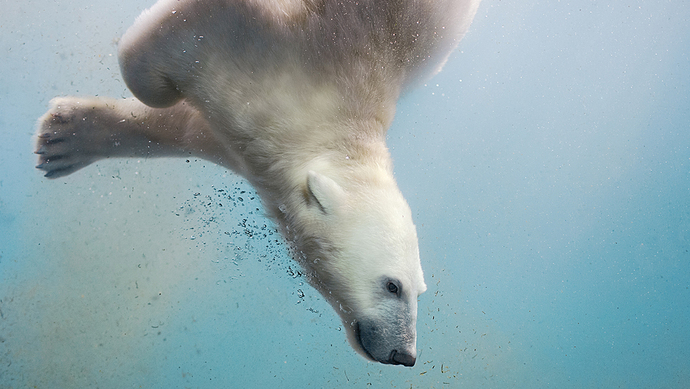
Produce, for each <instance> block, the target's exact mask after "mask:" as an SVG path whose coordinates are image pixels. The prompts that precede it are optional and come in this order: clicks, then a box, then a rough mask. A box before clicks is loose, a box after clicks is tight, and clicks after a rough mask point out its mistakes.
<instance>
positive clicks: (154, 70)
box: [36, 0, 479, 366]
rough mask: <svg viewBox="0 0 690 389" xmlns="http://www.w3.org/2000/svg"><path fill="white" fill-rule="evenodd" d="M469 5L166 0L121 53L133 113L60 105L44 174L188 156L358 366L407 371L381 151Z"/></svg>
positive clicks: (413, 293)
mask: <svg viewBox="0 0 690 389" xmlns="http://www.w3.org/2000/svg"><path fill="white" fill-rule="evenodd" d="M478 5H479V0H161V1H159V2H158V3H156V4H155V5H154V6H153V7H151V8H150V9H149V10H146V11H144V13H143V14H142V15H141V16H139V18H138V19H137V20H136V22H135V24H134V25H133V26H132V27H131V28H130V29H129V30H128V31H127V32H126V33H125V35H124V36H123V37H122V39H121V41H120V43H119V49H118V50H119V53H118V55H119V61H120V68H121V70H122V75H123V78H124V80H125V82H126V83H127V86H128V87H129V89H130V90H131V91H132V93H133V94H134V96H135V97H136V99H125V100H116V99H107V98H96V97H89V98H77V97H64V98H55V99H53V100H52V101H51V105H50V110H49V111H48V112H47V113H46V114H45V115H44V116H43V117H42V118H41V119H40V120H39V125H38V127H39V128H38V134H37V149H36V153H37V154H38V155H39V165H38V166H37V167H38V168H39V169H41V170H43V171H45V176H46V177H50V178H57V177H61V176H65V175H67V174H71V173H73V172H74V171H76V170H78V169H80V168H83V167H84V166H87V165H89V164H90V163H92V162H94V161H97V160H99V159H103V158H111V157H189V156H196V157H201V158H204V159H207V160H209V161H212V162H215V163H217V164H219V165H222V166H224V167H226V168H229V169H231V170H233V171H234V172H236V173H238V174H240V175H241V176H242V177H244V178H245V179H247V180H248V181H249V182H250V183H251V184H252V185H253V186H254V187H255V188H256V190H257V192H258V193H259V195H260V196H261V199H262V200H263V204H264V207H265V209H266V212H267V214H268V215H269V216H270V217H271V218H272V219H273V220H274V221H275V222H276V223H277V225H278V227H279V229H280V231H281V232H282V234H283V236H284V237H285V239H286V241H288V242H289V243H290V246H291V250H292V253H293V257H294V258H295V260H296V261H298V262H299V263H300V264H301V266H302V268H303V269H304V271H305V273H306V274H307V278H308V281H309V282H310V284H311V285H313V286H314V288H316V289H317V290H318V291H319V292H320V293H321V294H322V295H323V296H324V298H325V299H326V300H327V301H328V302H329V303H330V304H331V305H332V306H333V307H334V309H335V311H336V312H337V313H338V314H339V315H340V317H341V319H342V321H343V325H344V327H345V328H346V329H347V336H348V340H349V342H350V344H351V345H352V347H353V348H354V349H355V350H356V351H357V352H359V353H360V354H362V355H363V356H365V357H366V358H368V359H370V360H373V361H378V362H381V363H387V364H401V365H405V366H413V365H414V363H415V359H416V336H417V332H416V319H417V297H418V296H419V295H420V294H421V293H423V292H424V291H425V290H426V285H425V283H424V277H423V273H422V268H421V265H420V259H419V249H418V243H417V233H416V229H415V226H414V224H413V222H412V214H411V211H410V209H409V206H408V205H407V202H406V201H405V199H404V198H403V196H402V194H401V193H400V190H399V189H398V187H397V184H396V182H395V179H394V178H393V170H392V163H391V158H390V155H389V152H388V149H387V147H386V144H385V138H386V131H387V129H388V127H389V126H390V124H391V122H392V120H393V115H394V111H395V105H396V101H397V100H398V97H399V96H400V94H401V93H402V92H403V91H404V90H405V89H406V88H408V87H410V86H411V85H413V84H414V83H415V82H419V80H420V78H424V77H429V76H430V75H432V74H434V73H436V72H438V71H439V70H440V69H441V67H442V66H443V64H444V62H445V61H446V59H447V57H448V56H449V54H450V52H451V51H452V50H453V48H454V47H455V46H456V45H457V43H458V41H459V40H460V39H461V38H462V36H463V35H464V34H465V32H466V31H467V29H468V27H469V25H470V22H471V21H472V19H473V17H474V15H475V13H476V11H477V7H478Z"/></svg>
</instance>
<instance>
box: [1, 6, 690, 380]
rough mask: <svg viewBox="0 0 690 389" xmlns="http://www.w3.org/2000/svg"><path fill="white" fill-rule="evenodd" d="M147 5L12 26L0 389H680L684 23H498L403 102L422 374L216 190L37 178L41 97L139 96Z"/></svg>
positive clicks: (689, 199)
mask: <svg viewBox="0 0 690 389" xmlns="http://www.w3.org/2000/svg"><path fill="white" fill-rule="evenodd" d="M152 3H153V2H152V1H146V2H137V1H129V0H128V1H120V2H115V1H102V2H96V3H94V2H90V1H84V0H76V1H72V2H69V3H64V4H58V3H56V2H44V1H23V2H4V3H3V4H2V7H3V12H2V13H1V14H0V53H2V55H3V57H4V59H3V61H0V140H1V142H0V388H27V387H32V388H33V387H37V388H97V387H99V388H134V387H143V388H219V387H281V388H306V387H314V388H321V387H333V388H338V387H354V388H363V387H393V388H409V387H414V388H688V387H690V351H689V350H690V329H688V323H689V322H690V57H689V56H690V7H688V4H687V2H683V1H664V2H661V1H657V2H650V1H644V2H643V1H634V0H633V1H609V2H601V3H597V2H577V3H567V2H561V1H555V0H554V1H524V0H523V1H516V0H510V1H505V0H504V1H485V2H484V3H483V4H482V5H481V7H480V9H479V12H478V14H477V17H476V19H475V22H474V23H473V25H472V27H471V30H470V32H469V34H468V36H467V37H466V38H465V40H464V41H463V42H462V43H461V45H460V47H459V48H458V49H457V51H456V52H455V53H454V54H453V56H452V57H451V59H450V60H449V62H448V64H447V66H446V68H445V69H444V72H443V73H441V74H440V75H438V76H436V77H435V78H433V79H431V80H429V81H428V82H427V83H426V84H425V85H423V86H422V87H421V88H419V89H418V90H416V91H414V92H413V93H410V94H409V95H407V96H406V97H405V98H403V100H401V102H400V104H399V107H398V114H397V117H396V121H395V123H394V125H393V128H392V129H391V131H390V133H389V146H390V148H391V151H392V154H393V157H394V160H395V164H396V165H395V166H396V170H395V171H396V177H397V179H398V182H399V184H400V187H401V189H402V190H403V192H404V193H405V195H406V197H407V199H408V201H409V203H410V206H411V207H412V209H413V212H414V216H415V221H416V224H417V227H418V233H419V238H420V250H421V254H422V261H423V266H424V269H425V274H426V281H427V284H428V285H429V290H428V291H427V292H426V293H425V294H424V295H422V296H421V298H420V307H419V321H418V335H419V339H418V348H419V350H420V356H419V358H418V361H417V365H416V366H415V367H414V368H411V369H406V368H400V367H392V366H383V365H379V364H373V363H369V362H366V361H364V360H363V359H362V358H361V357H359V356H357V355H355V354H354V352H352V350H351V349H350V347H349V346H348V345H347V343H346V340H345V334H344V332H343V330H342V328H341V326H340V323H339V321H338V318H337V317H336V315H335V313H334V312H333V311H332V309H331V308H330V307H329V306H327V304H326V303H325V302H324V301H323V300H322V299H321V298H320V297H319V296H318V294H317V293H316V292H315V291H314V290H313V289H311V288H310V287H309V286H308V285H305V282H304V279H303V278H302V277H301V276H300V275H299V272H298V268H296V267H295V265H294V264H293V263H292V262H291V261H290V259H289V258H288V256H287V254H286V253H285V247H284V245H283V244H282V242H281V241H280V238H279V237H278V236H277V234H276V233H275V231H274V230H273V229H272V228H271V224H270V222H268V221H267V220H266V219H265V218H263V216H262V212H261V209H260V207H261V205H260V203H259V201H258V199H256V198H255V196H254V194H253V192H252V190H251V188H250V187H249V186H247V184H246V183H244V182H242V181H241V180H239V179H238V178H237V177H236V176H234V175H232V174H231V173H229V172H227V171H225V170H224V169H222V168H219V167H216V166H212V165H211V164H209V163H207V162H204V161H199V160H192V161H189V162H186V161H184V160H164V159H161V160H108V161H102V162H100V163H97V164H95V165H92V166H89V167H88V168H85V169H83V170H82V171H79V172H78V173H76V174H74V175H72V176H69V177H66V178H64V179H60V180H56V181H47V180H45V179H43V178H42V177H41V175H40V174H39V172H38V171H35V169H34V168H33V166H34V165H35V156H34V155H33V154H32V134H33V131H34V123H35V121H36V119H37V118H38V117H39V116H40V115H41V114H42V113H43V112H45V110H46V108H47V103H48V101H49V99H50V98H51V97H53V96H56V95H66V94H76V95H93V94H98V95H103V96H106V95H107V96H113V97H118V96H129V95H130V94H129V92H128V91H127V90H126V88H125V86H124V84H123V82H122V80H121V78H120V75H119V70H118V67H117V59H116V40H117V38H118V37H119V36H121V35H122V33H123V32H124V30H125V29H126V28H127V27H128V26H129V25H131V23H132V22H133V20H134V18H135V17H136V16H137V15H138V14H139V13H140V12H141V11H142V10H143V9H144V8H146V7H148V6H150V5H151V4H152ZM243 192H244V193H243ZM240 198H241V200H240ZM221 204H222V206H221ZM264 225H265V226H264Z"/></svg>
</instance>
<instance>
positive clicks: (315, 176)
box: [307, 170, 345, 215]
mask: <svg viewBox="0 0 690 389" xmlns="http://www.w3.org/2000/svg"><path fill="white" fill-rule="evenodd" d="M307 189H308V190H309V195H310V196H311V198H313V199H314V200H316V203H317V204H318V206H319V208H321V211H323V213H325V214H327V215H329V214H333V213H334V212H335V211H336V210H337V209H338V207H339V206H340V204H342V203H343V200H344V199H345V191H344V190H343V188H342V187H341V186H340V185H338V183H337V182H335V181H333V180H332V179H330V178H328V177H326V176H324V175H323V174H319V173H317V172H315V171H313V170H310V171H309V173H308V174H307Z"/></svg>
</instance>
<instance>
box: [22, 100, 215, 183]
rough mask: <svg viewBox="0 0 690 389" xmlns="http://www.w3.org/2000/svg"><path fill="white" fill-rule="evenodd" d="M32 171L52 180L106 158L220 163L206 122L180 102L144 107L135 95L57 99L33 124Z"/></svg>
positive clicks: (191, 108) (184, 103)
mask: <svg viewBox="0 0 690 389" xmlns="http://www.w3.org/2000/svg"><path fill="white" fill-rule="evenodd" d="M35 153H36V154H38V156H39V158H38V166H36V167H37V168H38V169H41V170H43V171H45V172H46V173H45V176H46V177H49V178H57V177H62V176H66V175H68V174H71V173H73V172H75V171H77V170H79V169H81V168H83V167H84V166H87V165H89V164H90V163H92V162H95V161H97V160H99V159H103V158H110V157H146V158H147V157H165V156H198V157H202V158H205V159H209V160H212V161H213V162H216V163H221V164H222V160H223V150H222V147H220V145H219V142H218V141H217V140H216V139H215V137H214V136H213V134H212V132H211V131H210V129H209V125H208V122H207V121H206V120H204V119H203V117H202V115H201V114H200V113H199V112H198V111H197V110H196V109H194V108H193V107H191V106H189V105H188V104H187V103H186V102H185V101H182V102H180V103H178V104H176V105H174V106H172V107H170V108H158V109H157V108H150V107H147V106H146V105H144V104H143V103H141V102H139V101H138V100H136V99H126V100H116V99H103V98H95V97H93V98H77V97H60V98H55V99H53V100H52V101H51V102H50V109H49V110H48V112H46V114H45V115H43V116H42V117H41V118H40V119H39V122H38V131H37V142H36V151H35Z"/></svg>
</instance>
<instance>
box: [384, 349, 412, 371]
mask: <svg viewBox="0 0 690 389" xmlns="http://www.w3.org/2000/svg"><path fill="white" fill-rule="evenodd" d="M415 361H417V358H415V356H414V355H410V354H408V353H406V352H399V351H398V350H393V351H391V356H390V358H388V363H390V364H392V365H403V366H407V367H412V366H414V363H415Z"/></svg>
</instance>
